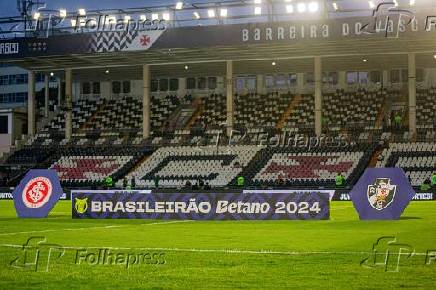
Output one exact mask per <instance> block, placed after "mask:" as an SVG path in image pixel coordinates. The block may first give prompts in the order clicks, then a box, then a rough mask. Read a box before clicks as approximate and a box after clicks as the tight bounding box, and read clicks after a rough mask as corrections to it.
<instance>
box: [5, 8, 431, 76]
mask: <svg viewBox="0 0 436 290" xmlns="http://www.w3.org/2000/svg"><path fill="white" fill-rule="evenodd" d="M331 2H332V1H327V2H326V3H327V4H331ZM337 2H338V3H339V4H340V6H341V7H346V4H345V3H348V1H337ZM351 2H352V1H351ZM359 2H360V3H361V2H362V1H359ZM222 4H226V5H227V6H229V7H230V6H231V5H235V6H236V5H240V6H241V5H242V6H243V7H246V9H248V8H252V7H253V3H252V1H239V0H237V1H221V5H222ZM192 5H194V4H190V6H189V7H185V8H186V9H187V11H189V13H192V10H190V9H191V8H192V9H194V8H195V7H197V8H195V9H200V8H201V7H203V6H201V5H204V7H209V6H210V5H217V4H216V3H213V4H211V3H203V4H198V5H197V4H195V5H194V6H195V7H194V6H192ZM359 5H360V4H359ZM390 6H391V7H394V5H392V4H391V5H390ZM434 6H435V5H434V4H433V5H432V6H431V7H434ZM165 7H166V8H168V6H162V7H159V9H161V10H162V9H163V8H165ZM329 7H330V6H329ZM356 7H357V6H356ZM421 8H422V7H421ZM148 9H149V10H150V9H151V8H148ZM155 9H158V8H155ZM205 9H206V8H205ZM327 9H329V11H330V10H331V7H330V8H327ZM127 10H128V9H123V10H121V9H120V11H119V14H120V15H124V14H125V13H126V11H127ZM200 10H201V9H200ZM363 10H364V11H366V15H367V16H364V17H346V18H339V17H334V18H332V17H331V16H329V15H327V16H328V17H325V16H324V17H322V16H321V15H317V16H308V19H303V20H302V19H301V17H300V19H299V18H298V17H297V18H295V19H294V18H293V20H287V21H278V20H277V19H275V18H274V19H270V21H266V22H265V21H263V20H264V19H260V18H259V19H255V21H258V22H256V23H254V22H253V19H244V18H243V17H242V18H241V19H244V21H243V22H246V23H243V24H229V23H228V22H225V21H224V22H221V23H220V24H218V25H217V24H216V23H212V24H214V25H202V26H198V25H197V26H191V27H179V26H177V25H175V22H172V21H165V25H166V30H165V31H164V32H162V35H161V34H159V35H158V36H151V37H152V38H153V37H154V38H155V39H152V40H151V44H150V45H148V46H147V47H146V48H141V49H133V50H130V49H126V50H123V49H118V51H110V50H108V49H105V50H103V51H87V50H85V49H83V47H79V48H77V49H76V46H77V43H80V42H83V43H84V44H83V45H82V46H86V43H87V41H88V38H92V37H94V36H93V35H96V34H99V33H100V32H99V31H97V32H89V31H82V30H80V31H78V30H75V31H73V33H71V32H69V33H67V34H65V33H64V35H59V33H57V34H52V35H49V36H48V37H44V36H41V35H40V37H38V38H35V37H27V38H21V40H20V39H18V40H17V39H14V40H5V41H2V42H3V43H7V42H12V41H19V42H20V45H21V46H24V47H25V46H29V47H30V45H31V43H34V42H45V41H46V40H47V42H48V46H49V50H50V53H36V54H35V53H25V54H23V55H17V56H14V55H7V56H4V55H3V57H2V55H1V53H0V61H5V62H13V63H14V64H16V65H18V66H21V67H24V68H27V69H31V70H39V71H56V70H63V69H65V68H73V69H81V72H80V73H81V74H84V72H89V73H92V74H93V77H94V76H95V77H100V78H102V79H104V78H108V77H109V76H108V75H107V74H105V70H106V69H107V68H116V70H112V71H111V75H110V77H111V78H113V77H114V75H113V74H112V72H113V73H116V72H117V73H118V74H119V75H120V76H126V75H129V76H132V77H135V76H138V77H139V76H140V75H141V74H142V71H141V70H140V69H139V65H142V64H145V63H146V64H151V65H154V66H152V73H153V75H155V76H164V75H168V71H169V70H171V75H174V76H177V75H184V76H185V75H204V73H205V72H207V73H208V74H210V75H219V74H221V73H223V72H224V71H225V64H224V63H223V61H225V60H230V59H231V60H235V64H234V65H235V73H247V74H255V73H258V72H263V73H269V72H289V71H298V72H300V71H312V70H313V61H312V58H313V57H314V56H323V70H324V71H339V70H373V69H374V70H375V69H384V68H386V67H389V68H406V67H407V57H405V54H406V53H408V52H415V53H417V60H416V61H417V66H418V67H420V66H421V67H422V66H425V67H434V66H436V61H435V60H434V58H433V55H434V54H435V53H436V49H435V46H436V40H435V39H436V38H435V37H434V33H436V28H433V29H431V30H430V31H428V32H426V31H425V28H426V25H427V21H428V17H429V16H428V15H429V13H430V11H432V10H431V9H427V10H428V12H427V13H426V14H424V13H421V14H419V17H418V16H416V19H417V29H416V31H414V29H412V27H408V28H407V30H408V31H406V32H401V33H398V31H397V30H398V28H395V31H393V32H390V33H389V35H388V33H386V35H384V32H383V31H382V33H373V32H371V31H370V32H369V33H362V32H361V31H358V29H356V25H357V23H360V25H361V26H360V27H362V25H363V26H365V25H369V24H371V22H372V21H373V20H374V18H376V17H379V15H375V17H374V15H368V12H369V11H370V10H369V9H367V8H365V9H363ZM150 11H152V10H150ZM344 11H345V10H344ZM344 11H342V12H343V13H345V12H344ZM352 11H354V12H356V11H357V10H356V9H354V10H350V11H348V12H347V13H350V12H352ZM373 12H374V11H373ZM100 13H104V11H93V12H87V17H88V16H89V15H94V14H95V15H98V14H100ZM132 13H133V14H132V15H135V13H136V12H132ZM401 13H406V14H407V13H408V17H409V18H411V17H415V13H417V12H415V10H414V11H405V10H399V9H397V10H396V11H393V10H391V11H390V12H388V13H387V14H390V16H389V15H388V16H389V17H392V19H394V17H393V16H394V14H395V15H397V16H398V15H401ZM136 14H137V13H136ZM345 14H346V13H345ZM387 14H385V15H384V16H383V17H385V16H386V15H387ZM273 15H275V14H273ZM338 15H340V14H338ZM346 15H353V14H346ZM416 15H418V14H416ZM435 15H436V14H435ZM276 16H280V15H276ZM342 16H343V15H342ZM132 17H134V16H132ZM191 18H192V17H191ZM386 19H387V18H386ZM191 20H192V19H191ZM209 20H210V19H209ZM213 21H215V20H213ZM262 21H263V22H262ZM394 21H398V19H397V20H395V19H394ZM435 22H436V21H435ZM205 23H206V22H205ZM344 23H345V24H347V25H348V27H349V29H350V32H349V33H348V34H347V35H346V36H344V32H343V29H344V28H343V25H344ZM395 23H397V22H395ZM42 24H43V25H44V22H43V23H42ZM207 24H210V23H209V22H207ZM323 25H327V26H328V36H327V37H324V36H322V33H323V27H324V26H323ZM371 25H372V24H371ZM395 25H396V24H395ZM312 26H316V32H315V34H316V37H311V36H309V34H310V33H311V27H312ZM280 27H281V28H283V31H284V32H282V33H284V34H285V35H286V37H284V38H285V39H280V37H279V36H278V35H280V32H279V30H278V29H280ZM290 27H294V33H295V38H293V39H291V38H289V37H288V35H289V34H290V33H292V30H291V29H290ZM257 28H259V29H260V33H261V38H262V40H261V41H254V40H253V39H254V38H255V36H254V34H255V31H254V29H257ZM244 29H247V30H248V31H249V36H248V38H249V40H248V41H244V40H243V39H242V40H241V38H243V35H242V32H243V30H244ZM268 29H271V31H272V35H273V36H272V37H271V38H272V39H268V36H267V30H268ZM301 30H304V32H301ZM43 31H45V30H43ZM47 31H48V30H47ZM104 33H106V32H104ZM104 33H103V34H104ZM138 34H139V36H135V37H137V38H140V36H141V35H142V36H144V35H146V36H148V35H149V34H150V31H147V30H145V31H139V33H138ZM151 34H152V33H151ZM114 35H115V36H114ZM124 36H125V35H124ZM124 36H123V37H124ZM108 37H109V38H111V39H113V38H114V37H117V36H116V33H115V34H111V35H110V36H108ZM119 37H121V36H119ZM51 41H52V42H51ZM2 42H0V45H1V43H2ZM68 46H71V47H73V48H74V49H73V48H71V49H70V50H68V49H65V48H64V47H68ZM272 61H275V62H276V64H277V65H275V66H272V65H271V62H272ZM185 65H189V70H186V69H185ZM84 75H86V73H85V74H84Z"/></svg>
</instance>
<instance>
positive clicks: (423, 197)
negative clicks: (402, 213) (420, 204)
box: [413, 192, 433, 200]
mask: <svg viewBox="0 0 436 290" xmlns="http://www.w3.org/2000/svg"><path fill="white" fill-rule="evenodd" d="M413 200H433V193H430V192H428V193H416V194H415V196H414V197H413Z"/></svg>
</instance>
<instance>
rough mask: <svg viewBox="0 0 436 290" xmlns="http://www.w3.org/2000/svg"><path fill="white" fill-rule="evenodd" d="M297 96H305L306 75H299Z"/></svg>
mask: <svg viewBox="0 0 436 290" xmlns="http://www.w3.org/2000/svg"><path fill="white" fill-rule="evenodd" d="M297 94H300V95H302V94H304V73H297Z"/></svg>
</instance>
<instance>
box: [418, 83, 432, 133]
mask: <svg viewBox="0 0 436 290" xmlns="http://www.w3.org/2000/svg"><path fill="white" fill-rule="evenodd" d="M416 123H417V128H419V129H436V88H430V89H428V90H419V91H417V94H416Z"/></svg>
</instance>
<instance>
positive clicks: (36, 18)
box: [33, 12, 41, 20]
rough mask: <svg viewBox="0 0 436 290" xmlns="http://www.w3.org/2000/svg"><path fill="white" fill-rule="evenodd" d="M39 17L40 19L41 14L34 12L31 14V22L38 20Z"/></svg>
mask: <svg viewBox="0 0 436 290" xmlns="http://www.w3.org/2000/svg"><path fill="white" fill-rule="evenodd" d="M39 17H41V13H39V12H35V13H34V14H33V20H38V19H39Z"/></svg>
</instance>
